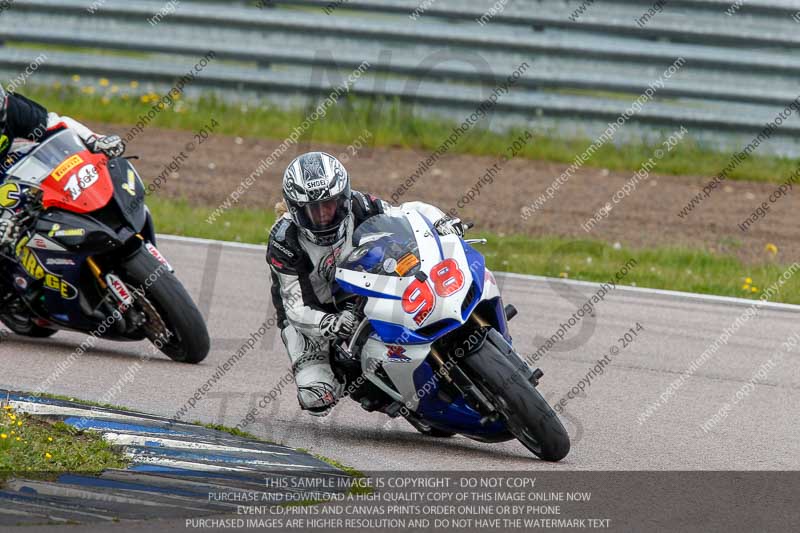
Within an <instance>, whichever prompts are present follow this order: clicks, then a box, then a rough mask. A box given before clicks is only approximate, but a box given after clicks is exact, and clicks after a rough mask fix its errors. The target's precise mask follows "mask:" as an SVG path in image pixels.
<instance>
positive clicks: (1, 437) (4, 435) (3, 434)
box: [0, 433, 8, 439]
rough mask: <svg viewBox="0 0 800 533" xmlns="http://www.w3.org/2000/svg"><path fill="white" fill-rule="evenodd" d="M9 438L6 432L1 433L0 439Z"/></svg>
mask: <svg viewBox="0 0 800 533" xmlns="http://www.w3.org/2000/svg"><path fill="white" fill-rule="evenodd" d="M7 438H8V435H6V434H5V433H0V439H7Z"/></svg>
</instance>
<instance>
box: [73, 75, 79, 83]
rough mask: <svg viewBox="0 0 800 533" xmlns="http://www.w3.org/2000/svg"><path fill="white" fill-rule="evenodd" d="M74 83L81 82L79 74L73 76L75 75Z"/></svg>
mask: <svg viewBox="0 0 800 533" xmlns="http://www.w3.org/2000/svg"><path fill="white" fill-rule="evenodd" d="M72 81H74V82H78V81H81V77H80V76H78V75H77V74H73V75H72Z"/></svg>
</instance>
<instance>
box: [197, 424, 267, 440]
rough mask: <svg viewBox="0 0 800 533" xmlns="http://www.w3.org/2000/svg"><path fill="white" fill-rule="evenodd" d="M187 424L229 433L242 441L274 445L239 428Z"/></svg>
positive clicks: (220, 425)
mask: <svg viewBox="0 0 800 533" xmlns="http://www.w3.org/2000/svg"><path fill="white" fill-rule="evenodd" d="M188 423H189V424H195V425H198V426H203V427H204V428H206V429H215V430H217V431H222V432H224V433H229V434H231V435H233V436H235V437H242V438H244V439H253V440H257V441H260V442H266V443H268V444H275V443H274V442H272V441H269V440H267V439H262V438H261V437H256V436H255V435H253V434H252V433H248V432H247V431H242V430H241V429H239V428H232V427H228V426H223V425H222V424H207V423H205V422H200V421H199V420H195V421H194V422H188Z"/></svg>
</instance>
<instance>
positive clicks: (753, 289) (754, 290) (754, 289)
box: [750, 287, 758, 292]
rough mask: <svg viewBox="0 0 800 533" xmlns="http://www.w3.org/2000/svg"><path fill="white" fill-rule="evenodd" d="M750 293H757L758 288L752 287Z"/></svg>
mask: <svg viewBox="0 0 800 533" xmlns="http://www.w3.org/2000/svg"><path fill="white" fill-rule="evenodd" d="M750 292H758V287H752V288H751V289H750Z"/></svg>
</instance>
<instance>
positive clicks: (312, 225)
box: [298, 195, 348, 231]
mask: <svg viewBox="0 0 800 533" xmlns="http://www.w3.org/2000/svg"><path fill="white" fill-rule="evenodd" d="M347 203H348V201H347V198H346V197H345V196H344V195H339V196H337V197H336V198H330V199H327V200H323V201H321V202H314V203H310V204H306V205H304V206H303V207H302V208H300V212H299V213H298V215H299V217H300V221H301V223H302V225H303V227H305V228H307V229H309V230H311V231H326V230H330V229H333V228H337V227H339V224H341V223H342V221H343V220H344V219H345V218H346V217H347V215H348V205H347Z"/></svg>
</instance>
